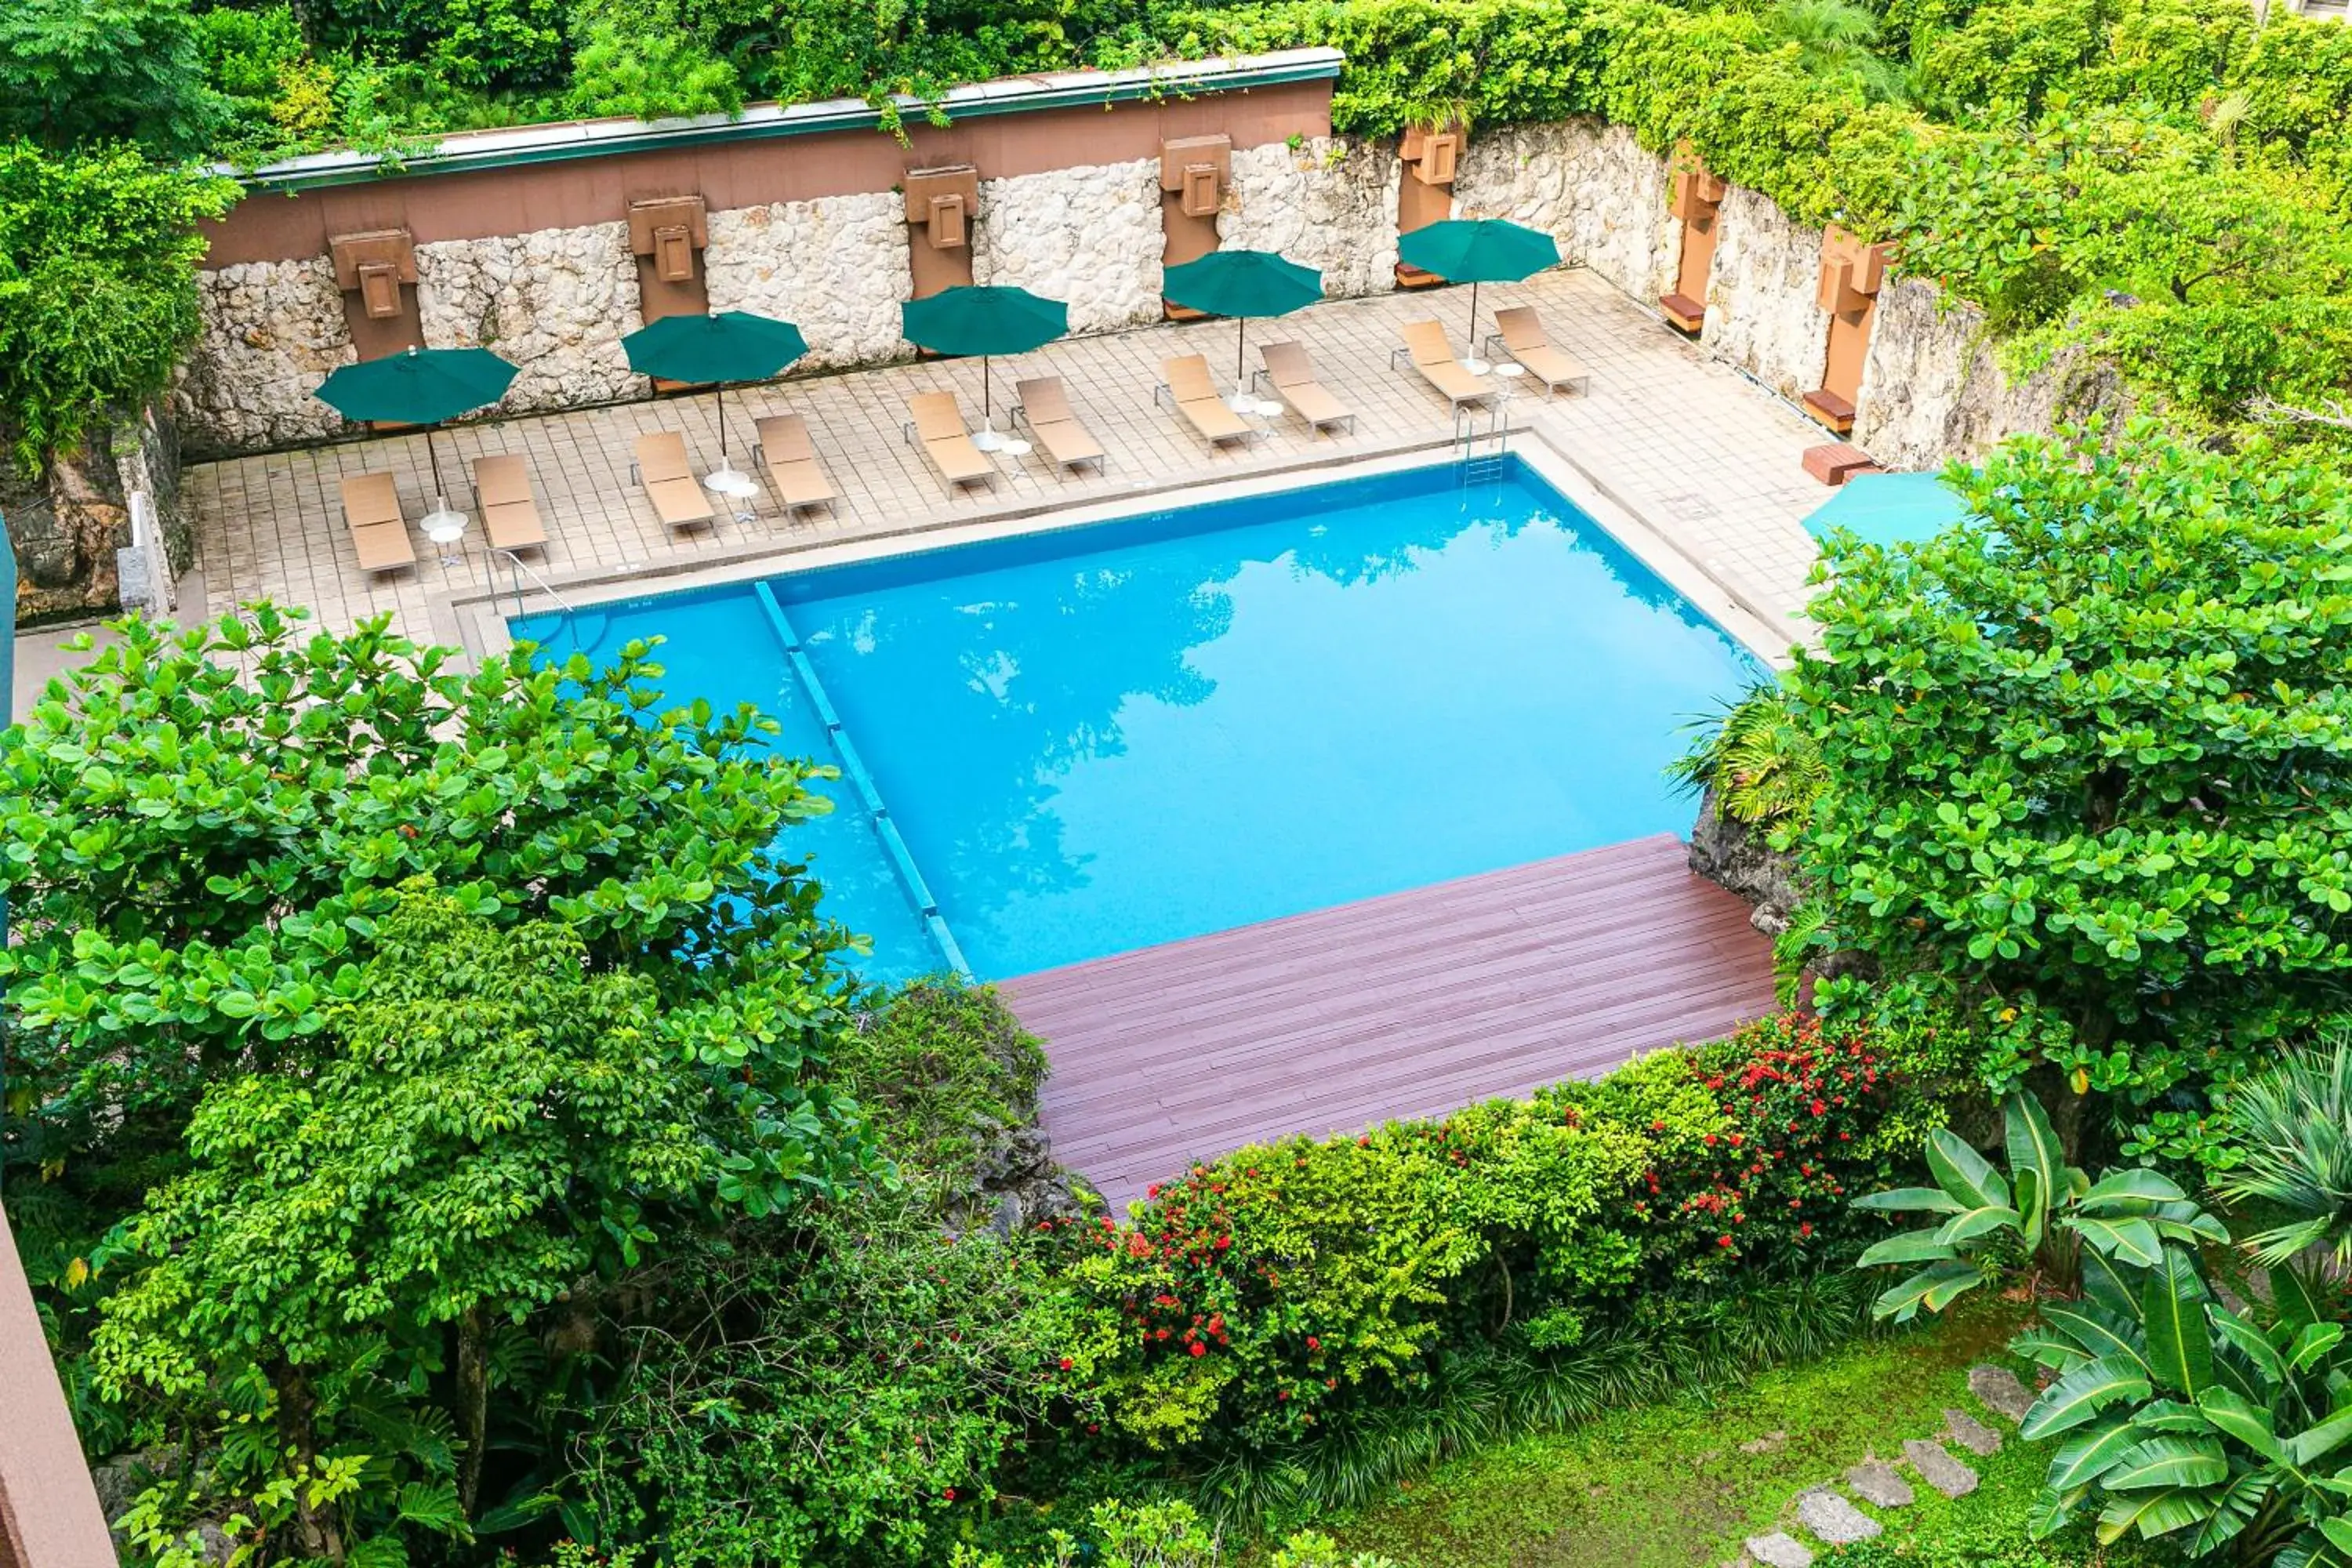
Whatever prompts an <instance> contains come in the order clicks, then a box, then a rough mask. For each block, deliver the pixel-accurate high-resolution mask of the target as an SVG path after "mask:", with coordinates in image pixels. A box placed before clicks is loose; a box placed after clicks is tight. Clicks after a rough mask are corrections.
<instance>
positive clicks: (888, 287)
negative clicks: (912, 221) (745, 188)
mask: <svg viewBox="0 0 2352 1568" xmlns="http://www.w3.org/2000/svg"><path fill="white" fill-rule="evenodd" d="M709 230H710V244H709V248H707V249H706V250H704V251H703V253H702V265H703V273H704V278H703V281H704V284H705V287H706V289H707V291H708V293H709V300H710V306H711V309H713V310H750V311H752V312H753V313H755V314H758V315H762V316H775V317H778V318H780V319H782V320H783V321H791V322H793V323H794V324H796V325H797V326H798V327H799V328H800V330H801V335H802V336H803V337H805V338H807V339H808V344H809V352H808V357H806V358H805V359H803V360H802V361H801V362H800V363H801V365H802V366H803V367H804V368H808V369H839V368H841V367H844V366H846V365H854V364H866V363H875V362H878V361H881V360H888V359H897V358H898V357H900V356H901V355H904V354H908V353H913V352H914V349H913V346H912V345H911V344H909V343H908V342H907V341H906V340H905V339H904V338H902V337H900V336H899V335H898V307H899V305H900V304H901V303H902V302H904V301H905V300H906V299H907V297H908V295H909V294H911V293H912V292H913V291H914V286H913V283H912V281H911V280H910V277H909V274H908V260H907V232H908V231H907V222H906V206H905V203H904V201H903V200H902V198H901V197H899V196H898V195H897V194H896V193H895V192H890V191H879V192H875V193H873V194H870V195H855V196H820V197H818V198H817V199H815V200H814V201H806V202H777V203H774V204H773V205H767V206H756V207H736V208H733V209H730V210H729V211H725V212H715V213H712V214H711V215H710V217H709Z"/></svg>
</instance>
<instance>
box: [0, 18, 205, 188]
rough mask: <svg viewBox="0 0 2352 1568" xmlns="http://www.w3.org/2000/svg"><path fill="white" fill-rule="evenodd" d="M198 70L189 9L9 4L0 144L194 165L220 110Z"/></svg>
mask: <svg viewBox="0 0 2352 1568" xmlns="http://www.w3.org/2000/svg"><path fill="white" fill-rule="evenodd" d="M226 109H227V105H226V102H225V101H224V100H222V98H221V96H220V95H219V94H218V93H216V92H215V91H214V90H213V89H212V88H211V86H210V85H209V83H208V82H207V81H206V79H205V55H204V49H203V47H202V45H201V43H200V41H199V32H198V27H197V24H196V21H195V18H194V16H193V15H192V14H191V10H190V7H189V4H188V0H12V3H11V4H10V5H7V6H6V7H5V8H0V137H9V136H23V137H28V138H30V139H31V140H33V141H36V142H41V143H42V144H43V145H45V146H47V147H48V148H50V149H51V150H52V151H55V152H69V151H71V150H73V149H75V148H77V147H83V146H95V145H96V144H98V143H100V142H137V143H139V144H140V145H142V147H144V148H145V149H146V150H147V151H148V152H149V153H151V154H152V155H154V156H156V157H158V158H162V159H165V160H179V159H184V158H194V157H197V156H200V155H201V154H203V153H205V152H207V151H208V150H209V149H210V146H211V142H212V137H213V133H214V132H215V130H217V129H218V128H219V126H220V124H221V123H222V121H223V120H224V118H225V117H226Z"/></svg>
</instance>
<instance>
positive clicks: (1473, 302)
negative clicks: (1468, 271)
mask: <svg viewBox="0 0 2352 1568" xmlns="http://www.w3.org/2000/svg"><path fill="white" fill-rule="evenodd" d="M1470 357H1471V358H1472V359H1476V358H1477V357H1478V282H1477V279H1471V281H1470Z"/></svg>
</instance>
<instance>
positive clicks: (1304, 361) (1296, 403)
mask: <svg viewBox="0 0 2352 1568" xmlns="http://www.w3.org/2000/svg"><path fill="white" fill-rule="evenodd" d="M1258 353H1260V354H1261V355H1263V356H1264V357H1265V378H1266V379H1267V380H1268V381H1270V382H1272V383H1273V384H1274V390H1275V391H1276V393H1278V394H1280V395H1281V397H1282V400H1283V401H1284V402H1285V403H1287V404H1288V405H1290V406H1291V407H1293V408H1295V409H1297V411H1298V416H1299V417H1300V418H1301V419H1304V420H1306V421H1307V423H1308V424H1309V425H1312V426H1315V428H1317V429H1318V430H1320V429H1322V428H1323V427H1324V426H1328V425H1341V424H1344V425H1346V426H1348V428H1349V429H1350V430H1353V429H1354V428H1355V427H1356V411H1355V410H1354V409H1352V408H1350V407H1349V406H1348V405H1346V404H1344V403H1342V402H1340V401H1339V399H1338V398H1336V397H1334V396H1332V395H1331V394H1330V392H1329V391H1328V389H1326V388H1325V386H1324V385H1323V384H1322V383H1321V382H1319V381H1318V380H1316V379H1315V362H1314V361H1312V360H1310V359H1308V358H1307V346H1306V345H1305V344H1304V343H1267V344H1265V346H1264V347H1262V348H1260V349H1259V350H1258Z"/></svg>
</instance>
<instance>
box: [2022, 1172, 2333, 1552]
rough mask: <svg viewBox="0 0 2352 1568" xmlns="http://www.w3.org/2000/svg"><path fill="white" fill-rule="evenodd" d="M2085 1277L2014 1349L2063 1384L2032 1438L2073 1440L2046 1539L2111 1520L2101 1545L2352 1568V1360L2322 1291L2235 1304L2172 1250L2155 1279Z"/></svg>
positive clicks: (2293, 1291) (2049, 1499)
mask: <svg viewBox="0 0 2352 1568" xmlns="http://www.w3.org/2000/svg"><path fill="white" fill-rule="evenodd" d="M2151 1201H2168V1200H2151ZM2131 1217H2137V1218H2147V1219H2151V1220H2152V1219H2153V1217H2154V1216H2153V1215H2136V1216H2131ZM2151 1228H2153V1226H2151ZM2198 1234H2200V1235H2202V1234H2204V1233H2202V1232H2199V1233H2198ZM2084 1264H2085V1267H2084V1293H2083V1296H2082V1299H2081V1300H2078V1301H2074V1302H2071V1303H2066V1304H2063V1305H2058V1304H2046V1305H2044V1306H2043V1307H2042V1311H2041V1314H2040V1319H2041V1321H2040V1322H2039V1323H2038V1324H2037V1325H2036V1326H2035V1327H2033V1328H2032V1329H2029V1330H2028V1331H2025V1332H2024V1333H2022V1334H2021V1335H2019V1336H2018V1338H2017V1339H2016V1340H2015V1341H2013V1342H2011V1350H2013V1351H2015V1352H2017V1353H2019V1354H2020V1355H2022V1356H2025V1357H2028V1358H2029V1359H2031V1360H2032V1361H2034V1362H2036V1363H2040V1364H2041V1365H2042V1366H2045V1367H2047V1368H2049V1369H2050V1370H2051V1371H2052V1372H2053V1373H2055V1374H2056V1376H2055V1381H2053V1383H2051V1384H2050V1386H2049V1387H2048V1388H2046V1389H2044V1390H2043V1391H2042V1394H2041V1396H2040V1398H2038V1399H2037V1400H2035V1402H2034V1404H2033V1405H2032V1408H2031V1409H2029V1410H2028V1411H2027V1412H2026V1413H2025V1418H2024V1420H2023V1421H2022V1422H2021V1423H2020V1424H2019V1427H2018V1433H2019V1436H2022V1437H2025V1438H2027V1439H2029V1440H2031V1439H2036V1438H2048V1437H2057V1436H2063V1438H2064V1442H2063V1444H2062V1445H2061V1446H2060V1447H2059V1448H2058V1450H2057V1452H2056V1454H2055V1455H2054V1456H2053V1458H2052V1459H2051V1461H2050V1469H2049V1473H2048V1475H2047V1477H2046V1478H2045V1482H2044V1487H2043V1490H2042V1497H2041V1499H2040V1500H2039V1501H2038V1502H2037V1503H2036V1505H2035V1508H2034V1511H2033V1519H2032V1527H2033V1531H2034V1533H2035V1534H2036V1535H2037V1536H2045V1535H2048V1534H2050V1533H2051V1532H2052V1531H2055V1530H2057V1529H2059V1528H2060V1527H2062V1526H2063V1525H2065V1524H2066V1523H2068V1522H2069V1521H2073V1520H2074V1519H2077V1518H2082V1517H2086V1516H2091V1515H2094V1514H2095V1519H2096V1531H2097V1534H2098V1538H2099V1540H2100V1541H2101V1542H2115V1541H2116V1540H2119V1539H2120V1538H2122V1537H2123V1536H2124V1535H2126V1534H2127V1533H2129V1532H2130V1531H2135V1530H2137V1531H2138V1532H2139V1533H2140V1535H2141V1536H2142V1537H2144V1538H2147V1539H2154V1538H2156V1537H2159V1536H2165V1537H2170V1538H2172V1540H2173V1541H2174V1542H2177V1543H2178V1545H2179V1548H2180V1550H2181V1551H2182V1552H2184V1553H2185V1554H2186V1555H2187V1556H2189V1557H2190V1558H2193V1559H2195V1558H2211V1559H2216V1560H2219V1561H2221V1562H2226V1563H2231V1564H2235V1565H2237V1568H2259V1565H2263V1564H2274V1565H2276V1568H2347V1565H2352V1512H2347V1509H2352V1346H2348V1345H2347V1343H2346V1342H2345V1331H2344V1325H2343V1324H2341V1323H2338V1322H2329V1321H2326V1318H2325V1316H2324V1308H2323V1306H2322V1304H2321V1300H2320V1299H2319V1297H2318V1296H2317V1295H2316V1294H2315V1291H2314V1290H2313V1289H2312V1288H2311V1286H2310V1285H2309V1283H2308V1282H2307V1281H2306V1280H2305V1279H2302V1278H2301V1277H2299V1276H2296V1275H2294V1274H2292V1273H2290V1272H2289V1271H2287V1270H2284V1269H2281V1270H2277V1271H2275V1272H2274V1273H2273V1275H2272V1277H2271V1300H2268V1301H2261V1300H2257V1301H2254V1302H2251V1303H2246V1304H2243V1305H2242V1307H2241V1306H2233V1305H2231V1303H2230V1302H2227V1301H2224V1300H2221V1298H2220V1297H2219V1295H2218V1294H2217V1293H2216V1292H2215V1291H2214V1290H2213V1289H2211V1287H2210V1285H2209V1284H2208V1283H2207V1282H2206V1279H2205V1277H2204V1274H2203V1272H2202V1271H2201V1269H2200V1266H2199V1263H2198V1260H2197V1258H2196V1256H2195V1255H2194V1254H2193V1253H2192V1252H2190V1251H2189V1249H2188V1248H2187V1247H2182V1246H2178V1245H2174V1244H2172V1242H2170V1241H2161V1242H2159V1243H2158V1245H2157V1246H2156V1247H2155V1248H2154V1254H2153V1257H2152V1258H2151V1260H2150V1261H2148V1262H2147V1263H2145V1264H2142V1263H2139V1262H2136V1261H2131V1260H2129V1259H2128V1258H2126V1257H2125V1256H2124V1254H2123V1252H2122V1250H2121V1249H2118V1251H2117V1252H2116V1253H2105V1252H2095V1253H2091V1254H2086V1255H2085V1258H2084Z"/></svg>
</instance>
